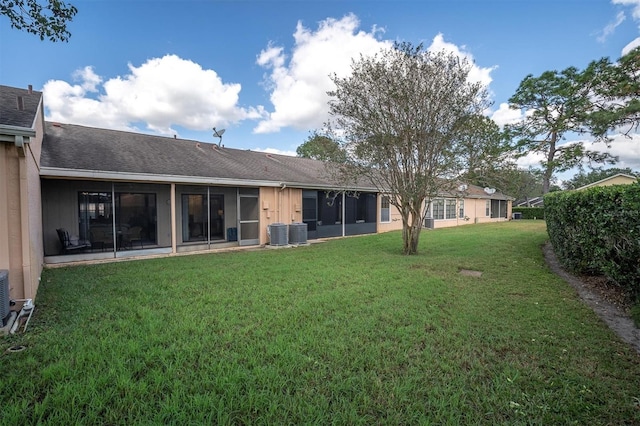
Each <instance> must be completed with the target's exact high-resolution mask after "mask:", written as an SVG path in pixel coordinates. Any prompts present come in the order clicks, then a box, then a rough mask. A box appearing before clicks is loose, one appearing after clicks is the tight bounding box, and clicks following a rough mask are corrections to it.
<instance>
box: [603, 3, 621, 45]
mask: <svg viewBox="0 0 640 426" xmlns="http://www.w3.org/2000/svg"><path fill="white" fill-rule="evenodd" d="M625 19H626V16H625V14H624V12H622V11H620V12H618V14H617V15H616V19H615V21H613V22H610V23H609V24H608V25H607V26H606V27H604V28H603V29H602V33H601V34H600V35H599V36H598V41H599V42H600V43H604V42H605V41H606V40H607V37H609V36H610V35H611V34H613V33H614V32H615V30H616V28H618V26H619V25H620V24H622V23H623V22H624V20H625Z"/></svg>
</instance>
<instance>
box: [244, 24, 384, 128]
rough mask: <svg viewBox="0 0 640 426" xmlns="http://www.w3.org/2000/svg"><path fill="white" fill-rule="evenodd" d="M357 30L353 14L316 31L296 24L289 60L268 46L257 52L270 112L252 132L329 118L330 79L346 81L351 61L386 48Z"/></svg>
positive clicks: (278, 49)
mask: <svg viewBox="0 0 640 426" xmlns="http://www.w3.org/2000/svg"><path fill="white" fill-rule="evenodd" d="M359 25H360V22H359V20H358V18H357V17H356V16H355V15H347V16H345V17H343V18H342V19H334V18H328V19H325V20H324V21H322V22H320V23H319V25H318V29H317V30H315V31H312V30H310V29H308V28H306V27H304V26H303V25H302V23H301V22H298V25H297V27H296V31H295V33H294V34H293V38H294V46H293V48H292V51H291V54H290V57H287V56H286V55H285V52H284V49H283V48H282V47H276V46H273V45H271V44H270V45H269V46H268V47H267V48H266V49H264V50H263V51H262V52H260V54H259V55H258V57H257V60H256V62H257V64H258V65H260V66H262V67H264V68H266V69H268V70H270V71H269V74H268V75H267V76H266V78H267V82H266V86H267V88H268V89H269V90H270V91H271V94H270V99H271V103H272V104H273V108H274V110H273V112H271V113H270V114H269V116H268V117H267V118H265V119H264V120H262V121H260V122H259V123H258V125H257V126H256V128H255V129H254V132H255V133H271V132H277V131H279V130H280V129H282V128H284V127H294V128H296V129H299V130H309V129H314V128H318V127H321V126H322V124H323V123H324V121H325V120H326V118H327V117H328V105H327V102H328V100H329V97H328V95H327V91H329V90H332V88H333V83H332V82H331V79H330V78H329V75H331V74H333V73H335V74H336V75H338V76H341V77H343V76H346V75H347V74H348V73H349V72H350V69H351V68H350V66H351V59H352V58H357V57H359V55H360V54H363V55H370V54H374V53H377V52H378V51H380V49H381V48H383V47H388V46H390V44H391V43H390V42H388V41H380V40H378V38H377V34H378V33H379V32H380V30H379V29H377V28H373V29H372V30H371V31H370V32H366V31H362V30H358V27H359Z"/></svg>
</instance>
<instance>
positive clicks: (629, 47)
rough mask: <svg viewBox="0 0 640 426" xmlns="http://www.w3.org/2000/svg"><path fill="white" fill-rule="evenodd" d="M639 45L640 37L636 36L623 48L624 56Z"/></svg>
mask: <svg viewBox="0 0 640 426" xmlns="http://www.w3.org/2000/svg"><path fill="white" fill-rule="evenodd" d="M638 46H640V37H638V38H636V39H635V40H632V41H631V42H630V43H629V44H627V45H626V46H625V47H623V48H622V56H624V55H626V54H627V53H629V52H631V51H632V50H633V49H635V48H636V47H638Z"/></svg>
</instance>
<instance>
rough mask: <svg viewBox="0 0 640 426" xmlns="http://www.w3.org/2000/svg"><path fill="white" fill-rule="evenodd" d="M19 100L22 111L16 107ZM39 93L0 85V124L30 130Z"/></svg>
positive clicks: (38, 100) (36, 109) (34, 118)
mask: <svg viewBox="0 0 640 426" xmlns="http://www.w3.org/2000/svg"><path fill="white" fill-rule="evenodd" d="M18 98H21V105H22V109H20V108H19V107H18V105H19V102H20V101H19V100H18ZM41 98H42V93H41V92H36V91H35V90H32V91H31V92H30V91H29V90H26V89H18V88H15V87H9V86H2V85H0V124H2V125H5V126H17V127H25V128H28V129H32V128H33V126H34V123H35V120H36V114H37V112H38V106H39V105H40V99H41Z"/></svg>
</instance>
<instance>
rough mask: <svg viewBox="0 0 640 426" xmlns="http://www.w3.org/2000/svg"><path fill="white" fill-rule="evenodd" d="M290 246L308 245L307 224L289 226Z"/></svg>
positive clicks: (296, 223)
mask: <svg viewBox="0 0 640 426" xmlns="http://www.w3.org/2000/svg"><path fill="white" fill-rule="evenodd" d="M289 244H307V224H306V223H298V222H295V223H292V224H290V225H289Z"/></svg>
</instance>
